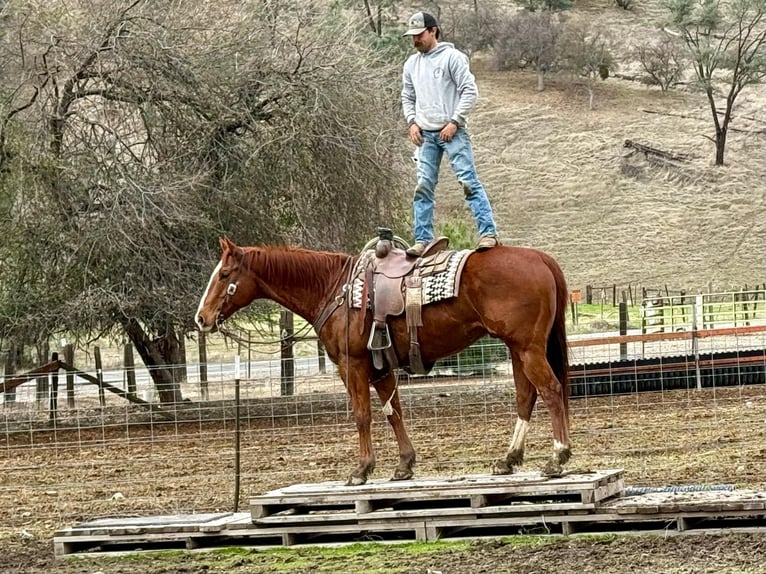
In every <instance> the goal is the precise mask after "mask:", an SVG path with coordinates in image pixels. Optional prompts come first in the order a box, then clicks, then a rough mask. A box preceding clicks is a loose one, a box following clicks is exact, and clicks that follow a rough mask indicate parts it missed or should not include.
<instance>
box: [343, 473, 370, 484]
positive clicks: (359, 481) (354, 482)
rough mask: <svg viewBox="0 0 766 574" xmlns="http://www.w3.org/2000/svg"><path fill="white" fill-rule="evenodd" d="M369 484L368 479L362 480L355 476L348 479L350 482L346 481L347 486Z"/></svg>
mask: <svg viewBox="0 0 766 574" xmlns="http://www.w3.org/2000/svg"><path fill="white" fill-rule="evenodd" d="M366 483H367V479H366V478H362V477H361V476H354V475H353V474H352V475H351V476H349V477H348V480H347V481H346V486H362V485H363V484H366Z"/></svg>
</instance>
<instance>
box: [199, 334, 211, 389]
mask: <svg viewBox="0 0 766 574" xmlns="http://www.w3.org/2000/svg"><path fill="white" fill-rule="evenodd" d="M199 398H200V400H202V401H207V400H209V399H210V391H209V390H208V385H207V336H206V335H205V333H203V332H202V331H200V334H199Z"/></svg>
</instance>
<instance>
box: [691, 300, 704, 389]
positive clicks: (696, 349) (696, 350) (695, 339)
mask: <svg viewBox="0 0 766 574" xmlns="http://www.w3.org/2000/svg"><path fill="white" fill-rule="evenodd" d="M696 299H697V301H696V303H695V309H694V323H692V353H693V354H694V375H695V377H696V379H697V390H700V389H702V373H701V372H700V346H699V333H698V332H697V329H698V327H699V325H698V323H697V318H698V317H703V318H704V316H705V315H704V313H703V312H701V311H700V310H699V309H697V307H699V308H700V309H701V307H702V295H697V298H696Z"/></svg>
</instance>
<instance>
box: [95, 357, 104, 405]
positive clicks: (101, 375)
mask: <svg viewBox="0 0 766 574" xmlns="http://www.w3.org/2000/svg"><path fill="white" fill-rule="evenodd" d="M93 358H94V359H95V361H96V378H97V379H98V404H99V405H101V406H102V407H105V406H106V398H105V397H104V370H103V368H102V365H101V349H99V348H98V347H93Z"/></svg>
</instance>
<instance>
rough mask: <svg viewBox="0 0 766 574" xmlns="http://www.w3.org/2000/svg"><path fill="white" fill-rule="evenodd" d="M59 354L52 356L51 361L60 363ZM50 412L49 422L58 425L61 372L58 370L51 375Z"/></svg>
mask: <svg viewBox="0 0 766 574" xmlns="http://www.w3.org/2000/svg"><path fill="white" fill-rule="evenodd" d="M58 360H59V354H58V353H56V352H54V353H53V354H52V355H51V361H58ZM49 398H50V411H49V412H48V421H49V422H50V423H52V424H53V425H54V426H55V425H56V419H57V418H58V401H59V372H58V369H56V370H55V371H53V372H52V373H51V393H50V397H49Z"/></svg>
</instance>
